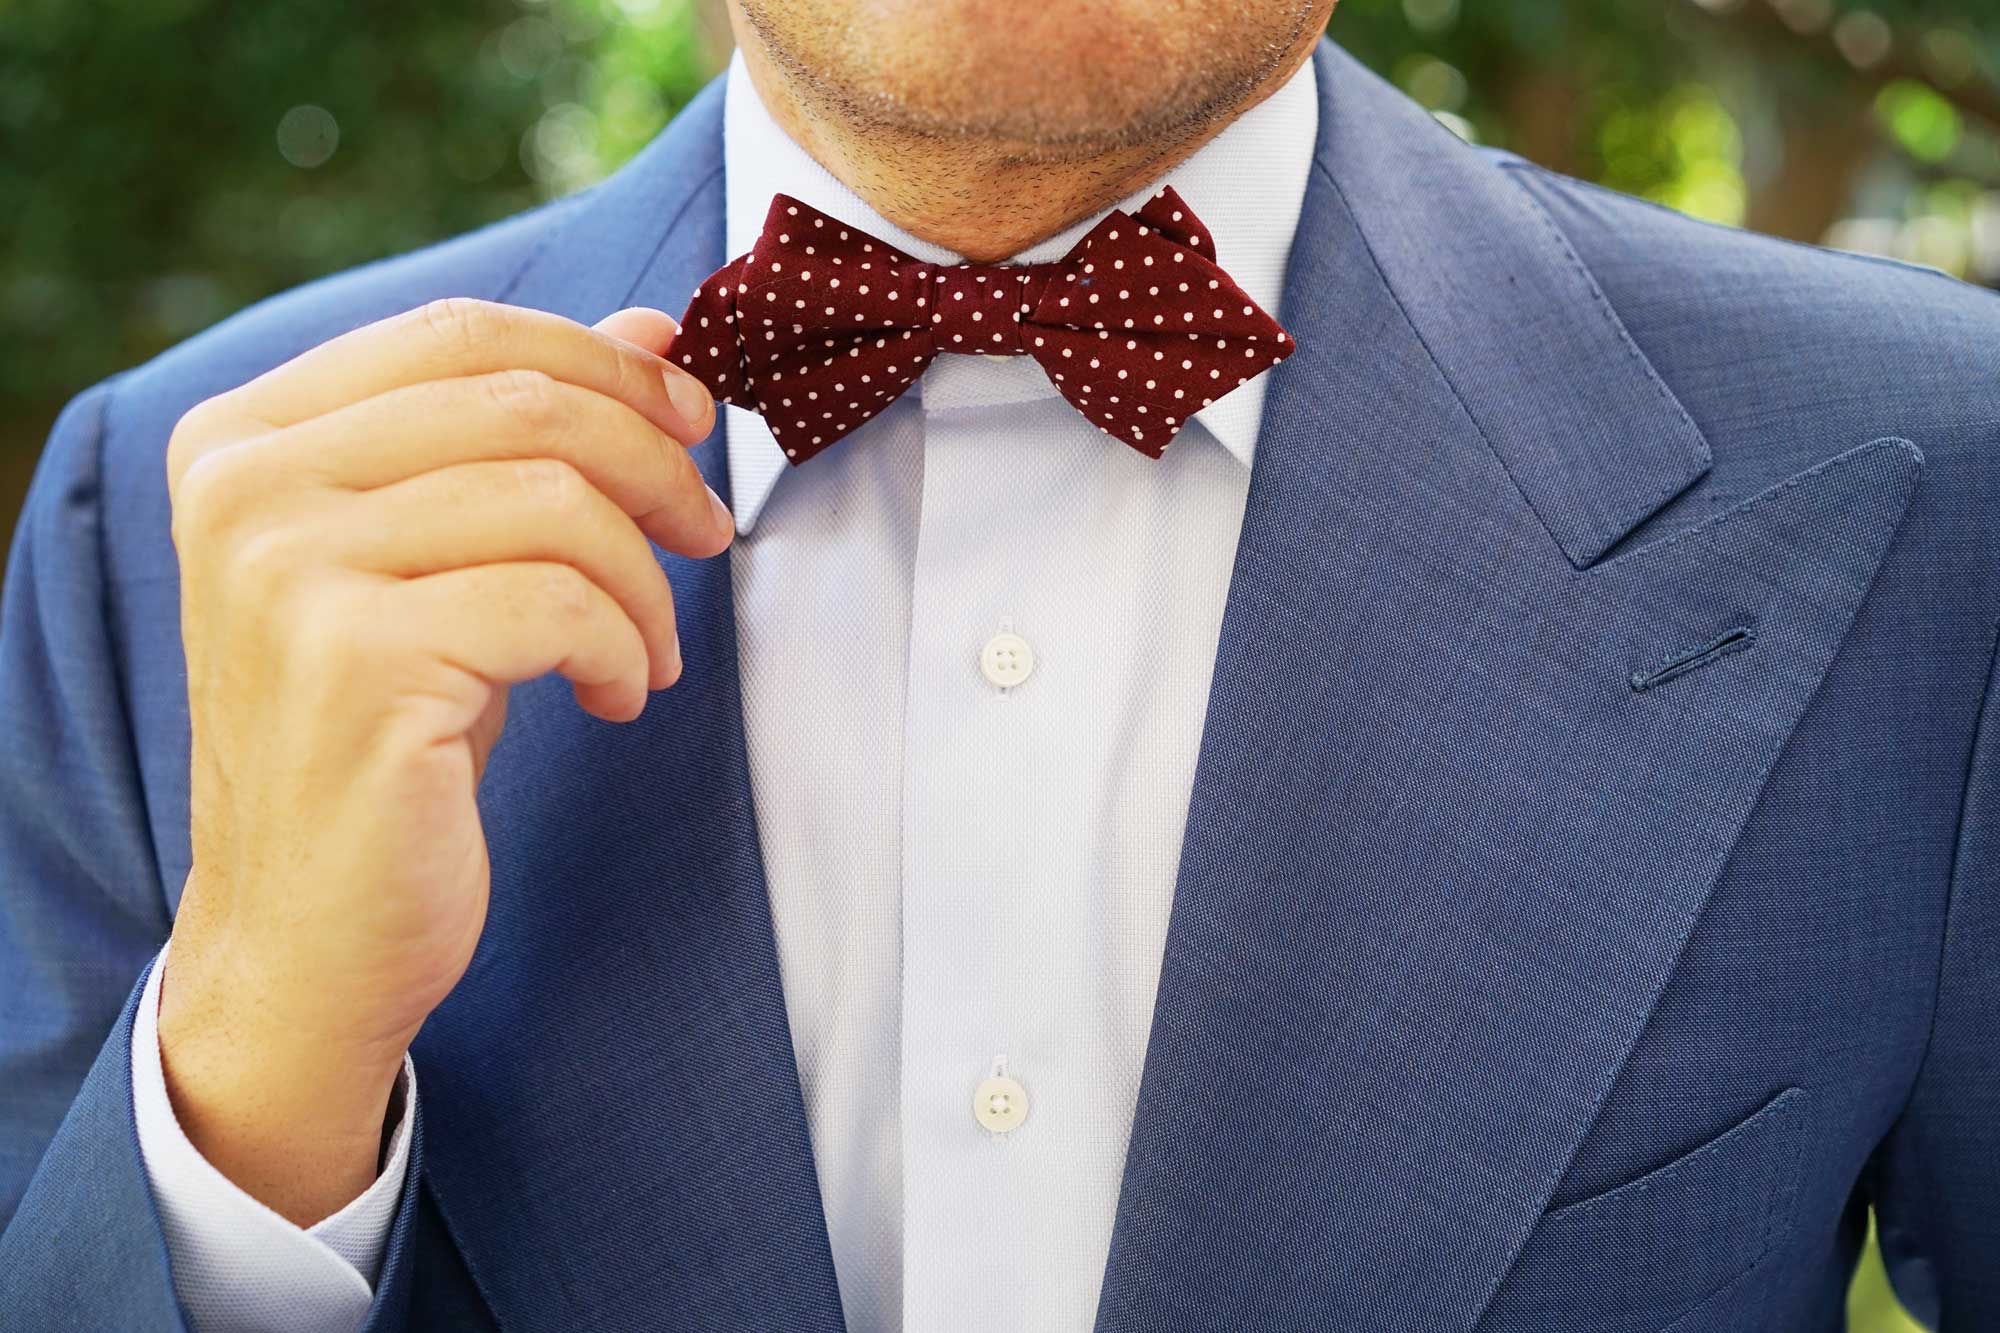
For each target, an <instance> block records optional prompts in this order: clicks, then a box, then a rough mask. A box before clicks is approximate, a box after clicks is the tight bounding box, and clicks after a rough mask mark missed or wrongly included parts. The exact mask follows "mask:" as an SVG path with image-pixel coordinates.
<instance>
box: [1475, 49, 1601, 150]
mask: <svg viewBox="0 0 2000 1333" xmlns="http://www.w3.org/2000/svg"><path fill="white" fill-rule="evenodd" d="M1497 86H1498V87H1499V88H1500V89H1501V90H1502V91H1501V95H1500V100H1501V104H1502V108H1503V112H1504V114H1505V117H1506V121H1507V147H1508V148H1509V149H1511V150H1513V151H1514V152H1516V153H1519V154H1520V155H1521V156H1522V157H1525V158H1527V159H1528V160H1529V161H1530V162H1537V163H1540V164H1541V165H1542V166H1545V167H1548V168H1549V169H1550V170H1552V171H1559V172H1561V173H1562V174H1563V175H1565V176H1587V175H1588V174H1589V173H1588V172H1587V171H1586V170H1585V167H1584V161H1583V151H1582V149H1583V145H1582V142H1581V139H1582V134H1581V130H1582V127H1583V123H1584V118H1583V114H1582V113H1583V95H1582V92H1581V90H1580V89H1578V87H1577V84H1576V79H1575V76H1574V75H1573V74H1572V73H1571V71H1569V70H1567V69H1565V68H1563V67H1561V66H1558V65H1554V64H1547V63H1543V62H1539V61H1538V62H1535V63H1533V64H1524V63H1516V64H1514V65H1513V66H1512V68H1509V69H1507V70H1505V71H1503V72H1502V74H1501V78H1500V82H1499V84H1498V85H1497Z"/></svg>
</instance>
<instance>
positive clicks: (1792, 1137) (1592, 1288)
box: [1480, 1088, 1809, 1333]
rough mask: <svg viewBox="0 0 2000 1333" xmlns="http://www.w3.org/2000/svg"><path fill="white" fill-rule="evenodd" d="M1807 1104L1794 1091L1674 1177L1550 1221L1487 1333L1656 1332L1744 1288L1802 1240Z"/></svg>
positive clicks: (1683, 1161)
mask: <svg viewBox="0 0 2000 1333" xmlns="http://www.w3.org/2000/svg"><path fill="white" fill-rule="evenodd" d="M1808 1101H1809V1098H1808V1095H1807V1094H1806V1092H1805V1091H1804V1090H1803V1089H1800V1088H1788V1089H1786V1090H1785V1091H1784V1092H1781V1093H1779V1094H1778V1095H1777V1096H1775V1097H1773V1098H1771V1100H1770V1101H1768V1102H1766V1103H1765V1104H1764V1105H1763V1106H1762V1107H1761V1108H1759V1109H1758V1110H1757V1111H1755V1112H1754V1113H1752V1114H1751V1115H1750V1116H1749V1117H1748V1118H1747V1119H1744V1120H1742V1121H1740V1122H1738V1123H1737V1124H1736V1125H1735V1126H1733V1127H1732V1128H1730V1129H1728V1130H1726V1131H1724V1132H1723V1133H1722V1134H1719V1135H1717V1136H1716V1137H1715V1138H1713V1139H1710V1140H1709V1141H1708V1142H1707V1143H1705V1144H1703V1145H1702V1146H1701V1147H1699V1148H1696V1149H1694V1150H1693V1151H1691V1152H1687V1153H1684V1154H1682V1155H1681V1156H1680V1157H1677V1158H1675V1159H1674V1160H1673V1161H1671V1162H1669V1163H1667V1164H1666V1165H1665V1166H1662V1167H1660V1168H1658V1169H1657V1170H1654V1171H1650V1172H1648V1173H1647V1174H1645V1175H1643V1176H1641V1177H1639V1178H1638V1179H1636V1180H1633V1181H1630V1182H1628V1183H1626V1184H1623V1185H1620V1186H1618V1187H1617V1188H1615V1189H1612V1190H1608V1191H1606V1192H1605V1193H1602V1194H1598V1195H1595V1196H1593V1197H1591V1198H1588V1199H1581V1200H1578V1201H1576V1202H1574V1203H1569V1204H1565V1205H1563V1206H1562V1207H1560V1208H1556V1209H1552V1210H1551V1211H1549V1212H1547V1213H1544V1214H1543V1215H1542V1217H1541V1220H1540V1221H1539V1222H1538V1223H1537V1224H1536V1226H1535V1228H1534V1230H1533V1231H1531V1232H1529V1234H1528V1239H1527V1242H1526V1243H1525V1244H1524V1245H1523V1246H1522V1249H1521V1254H1520V1257H1519V1259H1518V1260H1517V1262H1516V1263H1515V1266H1514V1269H1513V1271H1512V1272H1511V1273H1510V1274H1509V1275H1508V1277H1507V1281H1506V1283H1505V1284H1504V1285H1503V1286H1502V1288H1501V1290H1500V1292H1499V1294H1498V1295H1497V1296H1496V1297H1495V1299H1494V1304H1493V1307H1492V1309H1491V1310H1490V1312H1489V1316H1488V1320H1487V1322H1486V1323H1484V1324H1482V1325H1481V1326H1480V1327H1481V1329H1482V1330H1490V1331H1491V1333H1502V1331H1503V1330H1515V1329H1520V1330H1526V1329H1544V1330H1545V1329H1549V1328H1564V1329H1571V1328H1575V1329H1593V1330H1632V1331H1633V1333H1642V1331H1643V1333H1651V1331H1652V1330H1657V1329H1661V1328H1665V1327H1666V1326H1667V1325H1668V1324H1670V1323H1672V1322H1673V1320H1674V1319H1676V1318H1677V1317H1679V1316H1680V1315H1681V1314H1683V1313H1685V1312H1686V1311H1687V1310H1689V1309H1691V1308H1692V1307H1694V1306H1695V1305H1698V1304H1700V1303H1701V1302H1702V1301H1704V1300H1706V1299H1708V1298H1709V1297H1710V1296H1713V1295H1714V1294H1715V1293H1716V1292H1718V1291H1720V1290H1722V1289H1723V1288H1724V1287H1726V1286H1728V1285H1729V1284H1731V1283H1732V1282H1735V1281H1736V1280H1737V1279H1739V1278H1741V1277H1742V1276H1743V1275H1744V1274H1745V1273H1747V1272H1748V1271H1749V1270H1751V1269H1752V1268H1755V1267H1756V1266H1757V1265H1758V1264H1759V1263H1761V1262H1763V1260H1764V1259H1765V1257H1766V1256H1767V1255H1769V1254H1770V1253H1771V1252H1772V1251H1773V1249H1775V1248H1776V1247H1777V1246H1779V1245H1780V1244H1782V1243H1783V1241H1784V1239H1785V1237H1786V1235H1787V1234H1788V1233H1789V1232H1790V1230H1791V1226H1792V1213H1793V1204H1794V1200H1795V1196H1796V1194H1797V1191H1798V1185H1799V1170H1800V1165H1801V1160H1800V1159H1801V1155H1802V1153H1803V1150H1804V1148H1805V1144H1806V1139H1807V1135H1806V1118H1807V1116H1806V1112H1807V1105H1808Z"/></svg>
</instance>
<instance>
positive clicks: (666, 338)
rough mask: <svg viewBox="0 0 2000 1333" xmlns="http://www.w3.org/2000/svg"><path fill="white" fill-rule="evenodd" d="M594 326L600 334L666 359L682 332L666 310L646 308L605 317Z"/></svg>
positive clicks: (639, 307) (641, 306)
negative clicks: (669, 349)
mask: <svg viewBox="0 0 2000 1333" xmlns="http://www.w3.org/2000/svg"><path fill="white" fill-rule="evenodd" d="M594 327H595V328H596V329H597V331H598V332H599V333H602V334H607V335H609V336H610V337H613V338H616V339H618V340H619V341H621V342H628V343H631V344H632V345H633V346H634V347H639V348H643V349H644V350H646V351H648V352H651V353H652V354H653V355H654V356H665V355H666V354H667V349H668V348H669V347H671V346H673V343H674V335H676V334H678V333H679V332H680V331H681V326H680V325H679V324H676V323H675V322H674V320H673V317H672V316H670V315H668V314H667V312H666V311H664V310H655V309H653V308H652V307H651V306H643V305H639V306H633V307H631V308H630V309H627V310H620V311H619V312H618V313H616V314H614V315H606V316H605V317H604V318H603V319H600V320H599V321H597V323H596V325H595V326H594Z"/></svg>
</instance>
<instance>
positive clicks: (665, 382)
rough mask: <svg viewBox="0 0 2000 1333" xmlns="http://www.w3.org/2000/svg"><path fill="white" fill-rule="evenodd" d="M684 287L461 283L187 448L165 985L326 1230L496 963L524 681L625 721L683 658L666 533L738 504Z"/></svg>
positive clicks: (272, 1172)
mask: <svg viewBox="0 0 2000 1333" xmlns="http://www.w3.org/2000/svg"><path fill="white" fill-rule="evenodd" d="M677 333H678V329H677V328H676V327H675V325H674V322H673V321H672V320H671V319H669V318H668V317H667V316H665V315H663V314H661V313H660V312H658V311H652V310H627V311H621V312H620V313H618V314H616V315H613V316H612V317H611V318H609V319H607V320H605V321H604V322H603V323H602V324H600V325H598V326H597V328H595V329H589V328H585V327H584V326H582V325H580V324H576V323H573V322H571V321H569V320H566V319H561V318H559V317H557V316H554V315H547V314H541V313H537V312H534V311H530V310H523V309H516V308H511V307H507V306H500V305H492V304H487V303H484V302H478V301H469V300H450V301H441V302H438V303H436V304H433V305H428V306H425V307H423V308H422V309H420V310H416V311H413V312H411V313H409V314H405V315H400V316H397V317H395V318H392V319H388V320H384V321H382V322H381V323H378V324H373V325H370V326H368V327H366V328H363V329H359V330H357V331H355V332H353V333H349V334H346V335H344V336H342V337H339V338H336V339H334V340H333V341H331V342H328V343H326V344H324V345H322V346H320V347H316V348H314V349H313V350H311V351H309V352H306V353H305V354H304V355H302V356H300V357H298V358H297V359H295V360H293V361H290V362H287V363H286V364H284V365H282V366H279V367H277V368H276V369H275V370H272V371H270V372H269V373H267V374H265V375H263V376H260V377H259V378H257V379H255V380H252V381H251V382H250V383H248V384H246V385H244V386H243V387H241V388H239V389H236V390H234V391H232V392H229V393H225V394H222V395H221V396H219V397H216V398H211V399H209V400H208V401H206V402H204V403H202V404H200V405H199V406H197V407H196V408H194V409H193V410H192V411H190V412H189V413H188V414H187V415H186V416H185V417H183V418H182V419H181V421H180V423H179V425H178V426H177V427H176V429H175V431H174V435H173V439H172V441H171V443H170V444H169V446H168V449H167V482H168V492H169V495H170V497H171V499H172V504H173V539H174V545H175V548H176V549H177V550H178V552H179V554H180V565H181V637H182V641H183V643H184V645H185V648H186V653H187V669H188V710H189V719H190V724H191V732H192V743H193V748H192V764H191V778H190V780H191V806H192V829H191V833H192V839H193V849H194V868H193V871H192V873H191V874H190V875H189V877H188V882H187V886H186V889H185V892H184V895H183V898H182V902H181V909H180V913H179V917H178V919H177V920H176V922H175V925H174V934H173V947H172V951H171V953H170V954H169V956H168V959H167V971H166V973H165V975H164V977H163V984H162V997H161V1004H160V1043H161V1054H162V1058H163V1061H164V1064H165V1068H166V1074H167V1086H168V1091H169V1093H170V1095H171V1097H172V1099H173V1104H174V1109H175V1114H176V1117H177V1118H178V1119H179V1120H180V1122H181V1124H182V1126H183V1128H184V1129H185V1130H186V1131H187V1133H188V1135H189V1137H190V1139H191V1140H192V1141H193V1142H194V1144H195V1146H196V1147H197V1148H198V1149H200V1150H201V1152H202V1154H203V1155H204V1156H205V1157H207V1158H208V1160H209V1161H210V1162H211V1163H213V1164H214V1165H215V1166H216V1167H217V1168H218V1169H219V1170H221V1171H222V1172H223V1174H224V1175H226V1176H228V1177H230V1178H231V1179H232V1180H234V1181H235V1182H236V1183H237V1184H238V1185H239V1186H241V1187H242V1188H244V1189H245V1190H246V1191H248V1192H249V1193H250V1194H251V1195H253V1196H254V1197H256V1198H258V1199H260V1200H262V1201H263V1202H264V1203H266V1204H268V1205H269V1206H271V1207H272V1208H274V1209H276V1210H277V1211H278V1212H279V1213H281V1214H283V1215H284V1216H286V1217H288V1218H290V1219H291V1220H292V1221H294V1222H295V1223H298V1224H299V1225H301V1226H304V1225H310V1224H311V1223H313V1222H315V1221H318V1220H319V1219H320V1218H322V1217H325V1216H327V1215H328V1214H330V1213H332V1212H334V1211H336V1210H337V1209H339V1208H340V1207H341V1206H342V1205H343V1204H345V1203H346V1202H347V1201H348V1200H350V1199H352V1198H353V1197H354V1196H355V1195H357V1194H358V1193H360V1192H361V1190H362V1189H365V1188H366V1186H367V1185H368V1183H369V1182H370V1181H371V1180H372V1179H373V1178H374V1175H375V1168H376V1155H377V1152H378V1149H379V1145H380V1140H381V1133H382V1127H383V1115H384V1112H385V1110H386V1107H387V1102H388V1097H389V1093H390V1091H391V1089H392V1086H393V1084H394V1081H395V1076H396V1073H397V1071H398V1069H399V1068H400V1065H401V1062H402V1058H403V1052H404V1051H405V1050H406V1049H407V1048H408V1046H409V1044H410V1042H411V1041H412V1040H413V1039H414V1037H415V1036H416V1033H417V1029H418V1028H419V1027H420V1026H421V1025H422V1023H423V1021H424V1018H425V1016H426V1015H428V1014H429V1013H430V1012H431V1010H432V1009H433V1008H435V1007H436V1006H437V1004H438V1003H439V1002H440V1001H442V1000H443V999H444V997H445V995H446V994H447V993H449V991H450V990H451V988H452V987H453V986H454V985H455V984H456V983H457V981H458V979H459V977H460V976H461V975H462V974H463V973H464V971H465V968H466V965H467V964H468V963H469V962H470V961H471V959H472V953H473V948H474V946H475V945H476V944H477V942H478V940H479V933H480V930H481V928H482V926H483V925H484V922H485V918H486V901H487V892H488V887H489V882H490V876H489V868H488V862H487V854H486V839H485V836H484V833H483V830H482V829H481V827H480V822H479V808H478V805H477V803H476V799H475V796H476V792H477V789H478V785H479V779H480V775H481V773H482V771H483V769H484V767H485V763H486V758H487V755H488V754H489V753H490V752H491V750H492V748H493V745H494V742H495V741H497V740H498V739H499V735H500V730H501V726H502V724H503V723H504V721H505V718H506V709H507V691H508V686H509V685H510V684H512V683H514V682H517V681H523V680H528V679H530V678H532V677H536V676H540V675H542V674H544V673H546V672H549V671H556V672H560V673H561V674H562V675H564V676H566V677H567V678H568V679H569V680H570V682H571V686H572V689H573V690H574V692H575V695H576V700H577V703H578V704H579V705H580V706H582V707H583V708H584V709H585V710H587V711H589V712H590V713H593V714H595V715H596V716H598V717H601V718H604V719H606V720H607V721H611V722H625V721H630V720H631V719H633V718H635V717H637V716H638V715H639V713H640V712H641V710H642V709H643V708H644V707H645V704H646V700H647V697H648V691H649V690H652V689H659V688H665V687H666V686H669V685H671V684H673V682H674V681H675V680H676V679H678V677H679V676H680V673H681V658H680V649H679V645H678V643H677V640H676V636H675V630H674V614H673V601H672V594H671V589H670V588H669V586H668V583H667V579H666V577H665V575H664V574H662V572H661V570H660V567H659V564H658V562H657V560H656V559H655V557H654V554H653V551H652V549H651V547H650V546H649V545H648V539H651V541H653V542H656V543H658V544H659V545H660V546H662V547H664V548H666V549H667V550H670V551H675V552H678V553H679V554H682V555H686V556H694V557H703V556H712V555H716V554H718V553H720V552H722V551H724V550H726V549H727V548H728V546H729V543H730V540H731V538H732V537H733V535H734V524H733V523H732V521H731V519H730V515H729V512H728V510H727V509H725V508H724V507H723V505H722V502H721V501H720V500H719V499H718V498H717V497H716V496H715V494H714V493H713V492H712V491H710V490H709V489H708V488H707V487H706V486H705V485H704V484H703V482H702V478H701V474H700V472H699V471H698V470H697V469H696V467H695V465H694V463H693V461H692V459H690V457H689V456H688V452H687V449H686V447H685V446H686V445H688V444H692V443H695V442H697V441H699V440H700V439H702V438H703V437H704V436H705V435H706V434H707V433H708V430H709V428H710V426H711V425H712V424H713V422H714V417H715V405H714V403H713V402H712V401H711V400H710V397H709V394H708V392H707V390H705V389H704V388H703V387H702V386H701V385H700V384H699V383H698V382H697V381H695V380H694V379H693V378H692V377H690V376H688V375H687V374H686V373H685V372H683V371H681V370H680V369H679V368H678V367H676V366H673V365H671V364H669V363H668V361H667V360H665V359H664V356H663V354H664V353H665V352H666V350H667V348H668V347H669V346H670V345H671V343H672V341H673V338H674V336H675V335H676V334H677Z"/></svg>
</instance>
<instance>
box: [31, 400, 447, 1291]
mask: <svg viewBox="0 0 2000 1333" xmlns="http://www.w3.org/2000/svg"><path fill="white" fill-rule="evenodd" d="M114 384H115V381H114V382H113V383H112V384H106V385H100V386H99V387H97V388H95V389H92V390H90V391H89V392H87V393H85V394H84V395H82V396H81V397H80V398H78V399H77V400H76V401H75V402H73V403H72V404H70V406H69V407H68V408H67V409H66V410H65V411H64V413H63V415H62V417H61V418H60V419H59V420H58V421H57V423H56V428H55V431H54V433H53V435H52V436H51V438H50V440H49V444H48V448H47V449H46V450H45V452H44V453H43V456H42V459H41V462H40V464H39V466H38V468H37V471H36V474H35V479H34V482H33V484H32V485H31V486H30V488H29V492H28V501H27V505H26V507H25V509H24V511H23V513H22V516H21V520H20V524H19V526H18V528H17V529H16V532H15V537H14V544H13V549H12V552H11V555H10V557H9V561H8V567H7V571H6V584H5V588H4V591H3V592H0V1326H4V1327H8V1328H16V1327H18V1328H33V1329H64V1328H79V1329H109V1328H117V1329H131V1330H152V1329H165V1330H183V1329H185V1328H186V1327H187V1320H186V1315H185V1311H184V1310H183V1308H182V1304H181V1301H180V1299H179V1298H178V1296H177V1294H176V1290H175V1285H174V1276H173V1266H172V1260H171V1257H170V1255H169V1252H168V1247H167V1243H166V1237H165V1234H164V1232H163V1230H162V1227H161V1223H160V1215H159V1210H158V1208H157V1207H156V1206H155V1202H154V1197H153V1195H152V1193H151V1191H150V1188H149V1186H148V1182H147V1175H146V1170H145V1164H144V1160H143V1158H142V1156H141V1153H140V1148H139V1140H138V1133H137V1124H136V1121H135V1118H134V1111H133V1100H132V1061H131V1043H132V1024H133V1019H134V1015H135V1013H136V1010H137V1005H138V1000H139V996H140V994H141V992H142V990H143V987H144V983H145V980H146V977H145V974H146V971H147V964H148V961H149V960H150V959H151V958H152V957H153V955H155V954H157V953H158V952H159V950H160V949H161V947H162V946H163V945H164V943H165V942H166V939H167V935H168V932H169V929H170V921H169V918H168V911H167V898H166V895H165V893H164V891H163V888H164V886H163V885H162V884H161V880H160V870H159V861H158V859H157V857H156V856H155V853H154V847H153V842H152V838H151V835H150V832H149V828H148V823H147V811H146V797H145V792H144V789H143V787H142V784H141V782H140V778H139V769H138V755H139V738H137V737H135V736H134V734H133V731H132V727H131V723H130V714H129V711H128V709H127V706H126V700H125V698H124V695H123V692H122V688H121V684H120V681H121V675H120V671H119V663H118V657H117V643H116V639H115V636H114V622H113V619H112V616H111V614H110V605H109V601H108V599H107V596H106V580H105V563H104V549H105V541H106V537H107V534H106V532H105V531H104V522H103V507H102V503H101V499H102V487H101V484H100V481H101V477H102V472H101V467H102V458H103V447H102V446H103V437H104V434H105V429H106V427H105V417H106V414H107V411H108V410H109V406H110V403H111V399H112V392H113V385H114ZM161 466H162V467H163V468H164V460H162V464H161ZM411 1120H412V1124H411V1142H410V1150H409V1162H408V1171H409V1176H410V1178H411V1180H412V1181H414V1179H415V1178H416V1176H417V1173H418V1171H419V1170H420V1162H421V1148H420V1142H419V1135H420V1133H421V1117H420V1116H419V1115H413V1116H412V1117H411ZM415 1195H416V1190H415V1188H414V1186H413V1185H412V1186H409V1187H406V1188H405V1189H404V1190H403V1198H402V1200H401V1202H400V1204H399V1206H398V1209H397V1217H396V1222H395V1224H394V1225H393V1227H392V1229H391V1232H390V1238H389V1244H388V1252H387V1253H386V1254H385V1256H384V1258H383V1267H382V1274H381V1278H380V1280H379V1282H378V1283H377V1287H376V1292H375V1302H374V1306H373V1307H372V1308H371V1310H370V1312H369V1319H368V1323H367V1328H369V1329H370V1330H390V1329H399V1328H401V1327H403V1325H404V1324H405V1323H406V1313H405V1312H406V1311H407V1307H408V1296H409V1289H410V1274H409V1269H410V1267H411V1263H412V1255H411V1245H410V1243H409V1240H408V1237H409V1236H410V1234H411V1231H412V1225H413V1223H412V1215H413V1210H414V1200H415Z"/></svg>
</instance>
